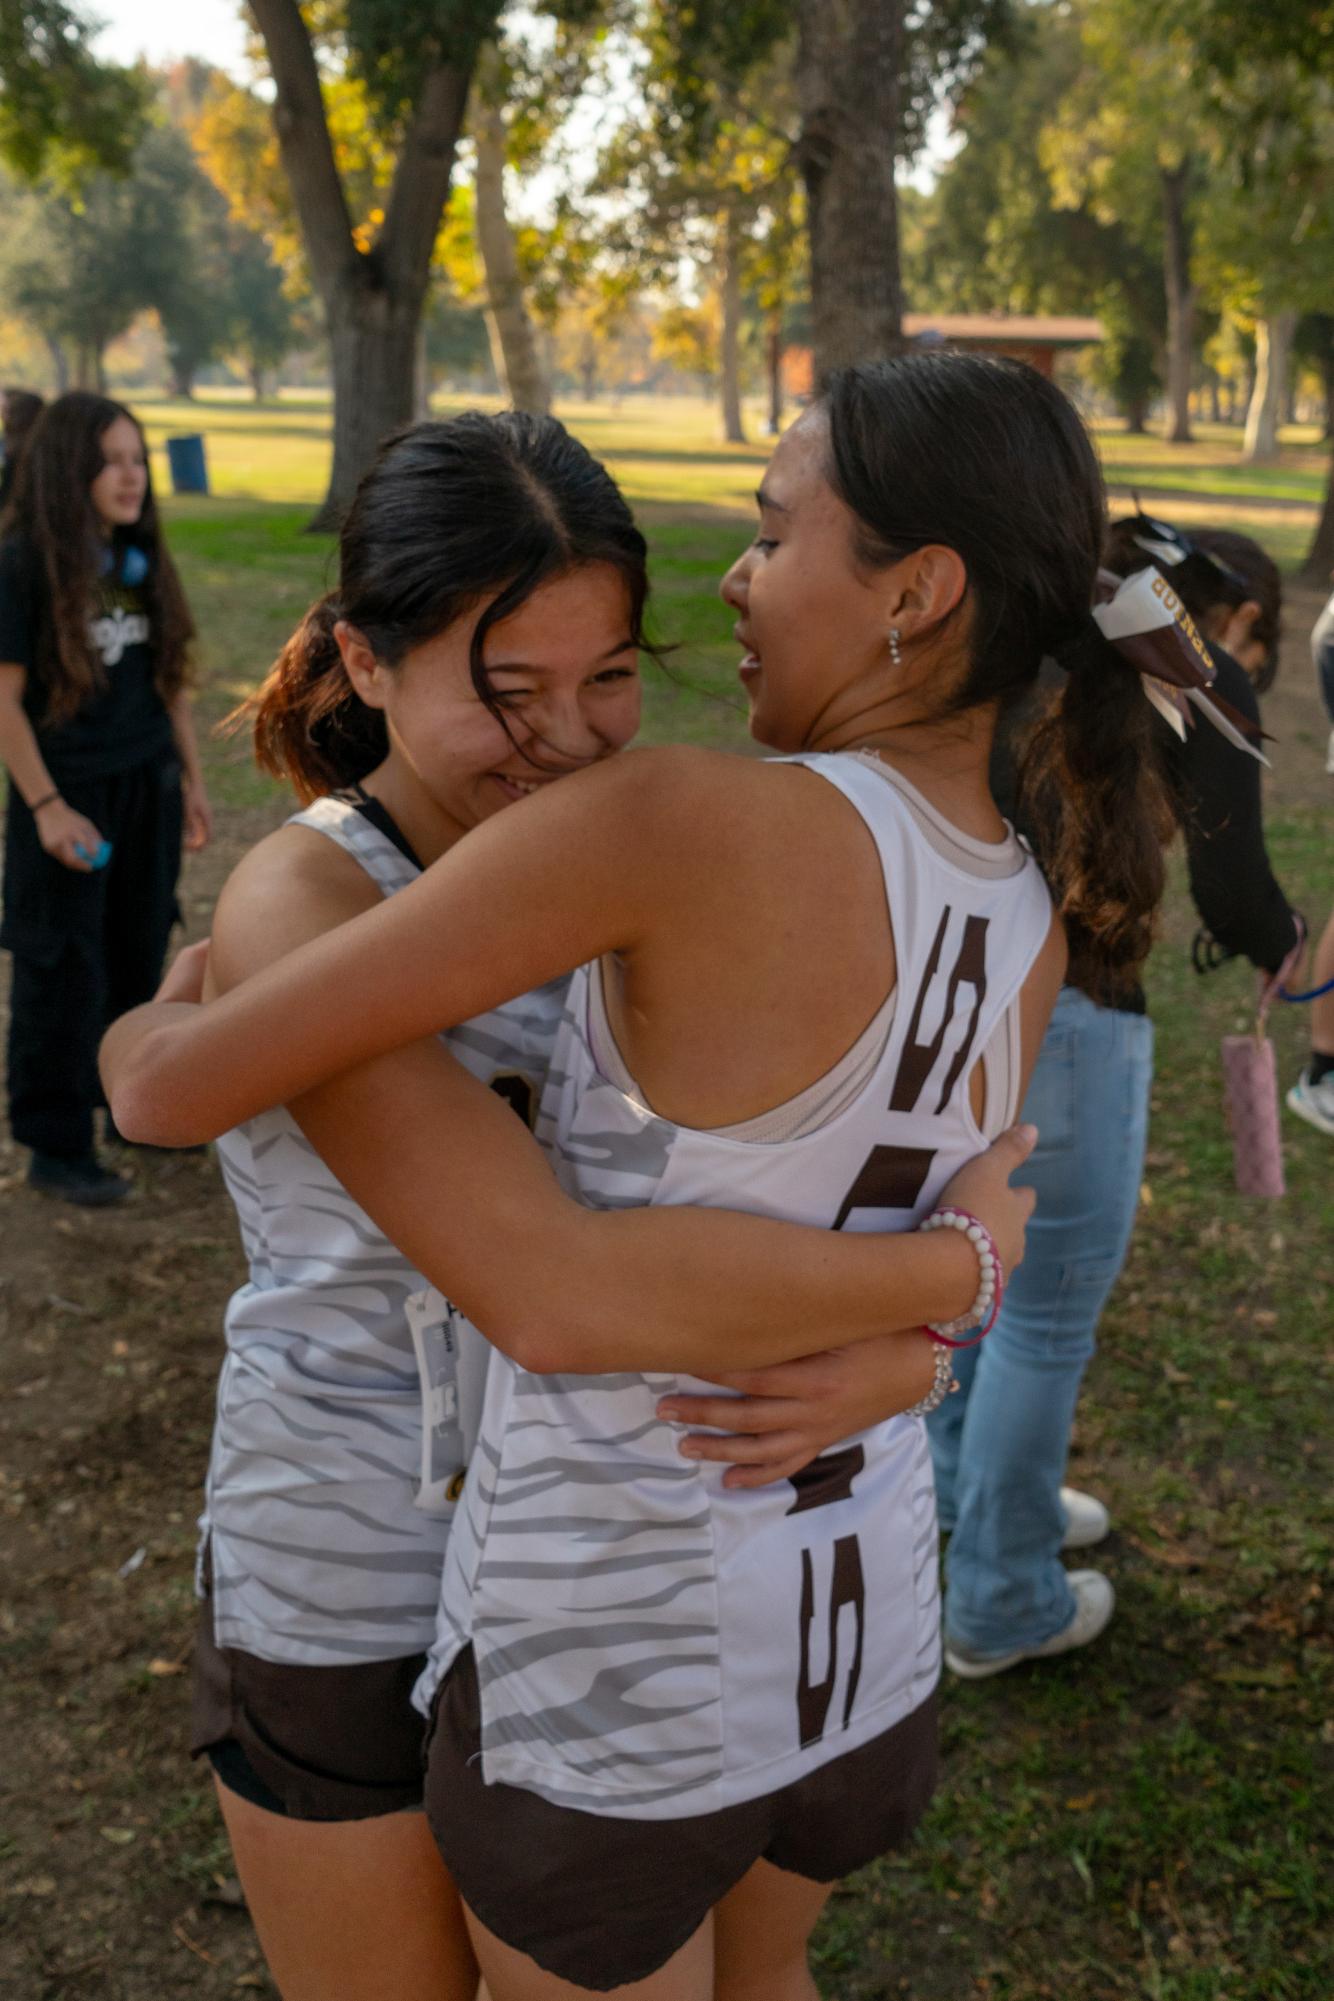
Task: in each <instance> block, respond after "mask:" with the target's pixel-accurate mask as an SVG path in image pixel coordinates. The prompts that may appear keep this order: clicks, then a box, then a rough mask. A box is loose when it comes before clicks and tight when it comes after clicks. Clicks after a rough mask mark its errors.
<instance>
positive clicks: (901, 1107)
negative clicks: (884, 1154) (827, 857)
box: [889, 904, 990, 1116]
mask: <svg viewBox="0 0 1334 2001" xmlns="http://www.w3.org/2000/svg"><path fill="white" fill-rule="evenodd" d="M950 916H951V907H950V905H949V904H946V906H945V908H944V910H943V911H942V912H941V916H940V924H939V927H938V929H937V931H936V936H935V940H934V942H933V944H932V946H931V954H930V957H929V958H928V959H927V962H926V971H925V973H924V974H923V975H922V984H921V986H920V987H919V988H918V989H917V996H916V998H915V1000H914V1001H913V1008H912V1017H911V1019H910V1021H909V1023H908V1033H907V1036H906V1038H905V1039H904V1044H903V1055H902V1056H901V1058H900V1059H899V1068H898V1075H897V1076H896V1077H895V1079H894V1089H893V1092H892V1094H891V1096H890V1100H889V1109H890V1111H891V1112H911V1111H914V1110H915V1109H916V1106H917V1100H918V1099H919V1098H920V1097H921V1095H922V1092H923V1090H924V1088H925V1086H926V1080H927V1078H928V1077H929V1076H930V1075H931V1072H932V1071H933V1070H934V1068H935V1066H936V1062H937V1060H938V1058H939V1056H940V1052H941V1050H942V1049H943V1048H944V1046H945V1037H946V1035H947V1033H948V1032H949V1027H950V1023H951V1022H952V1021H953V1019H954V1008H955V1003H956V1001H957V999H958V995H959V988H960V987H961V986H965V985H968V986H971V987H972V989H973V1013H972V1019H971V1020H970V1021H969V1024H968V1033H967V1034H966V1035H965V1037H964V1039H963V1041H962V1042H961V1043H960V1045H959V1048H958V1050H957V1051H956V1053H955V1057H954V1061H953V1062H952V1063H951V1064H950V1067H949V1074H948V1076H947V1077H946V1079H945V1083H944V1086H943V1087H942V1090H941V1093H940V1102H939V1104H938V1105H937V1106H936V1114H937V1116H939V1114H940V1113H941V1112H943V1111H944V1109H945V1107H946V1105H947V1104H948V1103H949V1097H950V1092H951V1091H952V1090H953V1089H954V1086H955V1085H956V1084H957V1083H958V1081H959V1078H960V1077H961V1076H962V1075H963V1071H964V1066H965V1064H966V1063H967V1061H968V1058H969V1057H970V1056H971V1054H972V1050H973V1038H974V1037H975V1036H976V1034H977V1025H978V1022H979V1021H980V1020H981V1018H982V1003H983V1001H984V1000H985V999H986V995H987V927H988V924H989V922H990V919H988V918H986V917H967V918H965V919H964V927H963V941H962V943H961V944H960V946H959V956H958V958H957V959H956V960H955V961H954V968H953V971H952V972H951V973H950V984H949V992H948V994H947V995H946V998H945V1010H944V1013H943V1014H942V1015H941V1017H940V1027H939V1028H938V1029H937V1030H936V1033H935V1035H934V1037H933V1038H932V1040H931V1041H930V1042H919V1041H918V1040H917V1032H918V1029H919V1028H920V1027H921V1024H922V1010H923V1008H924V1007H925V1006H926V996H927V993H928V991H929V989H930V986H931V982H932V980H934V978H935V977H936V972H937V969H938V967H939V965H940V954H941V951H942V949H943V948H944V944H945V933H946V930H947V929H948V926H949V921H950Z"/></svg>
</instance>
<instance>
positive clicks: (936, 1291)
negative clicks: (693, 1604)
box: [182, 829, 1029, 1403]
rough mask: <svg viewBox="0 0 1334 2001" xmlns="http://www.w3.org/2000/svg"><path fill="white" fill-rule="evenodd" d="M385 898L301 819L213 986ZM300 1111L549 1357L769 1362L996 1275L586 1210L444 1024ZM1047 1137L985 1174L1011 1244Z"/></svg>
mask: <svg viewBox="0 0 1334 2001" xmlns="http://www.w3.org/2000/svg"><path fill="white" fill-rule="evenodd" d="M400 894H406V892H400ZM377 898H378V892H377V891H376V890H375V888H374V886H373V885H372V884H371V883H370V882H369V880H368V879H367V878H366V877H365V876H364V875H363V873H362V871H361V870H360V869H359V868H358V867H357V866H356V864H355V863H353V862H351V861H350V860H348V859H347V858H345V857H343V856H342V855H341V854H340V853H339V852H338V851H337V850H333V849H331V847H330V844H329V843H328V842H327V841H326V840H325V839H324V838H323V837H322V836H320V835H318V834H314V833H310V832H305V831H303V830H299V829H287V830H284V831H283V832H282V833H280V834H278V835H276V836H274V837H272V838H271V839H270V840H269V841H267V842H264V843H262V844H261V846H260V847H259V848H258V849H257V850H256V851H255V852H254V853H253V854H252V855H251V856H249V857H247V859H246V861H245V862H244V863H242V865H241V867H240V869H239V870H238V871H237V873H236V874H235V875H234V876H233V878H232V880H231V882H230V883H229V884H228V886H227V888H226V890H225V891H224V893H223V896H222V899H221V901H220V903H219V906H218V912H217V918H216V923H215V942H214V947H213V952H212V955H211V960H210V974H211V981H212V986H213V990H214V991H215V992H223V993H225V992H226V991H227V990H228V989H229V988H232V987H234V986H236V985H237V984H238V983H240V982H242V981H246V980H248V979H250V978H253V976H254V975H255V974H256V973H258V972H260V971H261V970H262V969H263V968H264V967H265V966H266V965H269V964H271V963H273V961H274V960H275V959H276V958H277V957H279V956H281V955H282V954H284V953H286V952H288V951H293V950H297V949H299V947H300V946H301V945H302V944H305V943H307V942H309V941H310V940H311V939H312V938H315V937H319V936H321V935H323V934H325V933H327V932H328V931H329V929H330V928H331V927H332V926H335V925H338V924H341V923H345V922H346V921H348V920H349V919H351V918H353V917H354V916H355V915H357V914H358V913H359V912H361V911H363V910H365V909H367V908H371V907H373V905H374V902H375V900H376V899H377ZM210 1011H211V1010H210V1009H204V1010H199V1009H185V1010H183V1011H182V1012H183V1013H185V1014H195V1015H200V1014H203V1015H207V1014H208V1013H209V1012H210ZM290 1109H291V1111H292V1114H293V1116H294V1117H295V1118H296V1119H297V1120H298V1122H299V1123H300V1124H301V1126H302V1128H303V1130H304V1131H305V1132H306V1134H307V1136H308V1137H309V1138H310V1140H311V1142H312V1144H313V1145H314V1146H315V1147H316V1148H317V1150H318V1151H319V1152H320V1153H321V1154H322V1156H323V1157H324V1159H325V1160H326V1161H327V1162H328V1164H329V1166H330V1168H331V1169H332V1170H333V1172H334V1173H335V1174H336V1175H337V1176H338V1178H339V1180H340V1181H342V1183H343V1185H344V1186H345V1187H346V1188H347V1189H348V1191H349V1193H350V1194H351V1195H352V1196H353V1197H354V1198H355V1199H356V1200H357V1201H358V1202H360V1203H361V1205H362V1206H363V1208H365V1209H366V1210H367V1212H368V1213H369V1214H370V1215H371V1216H372V1217H373V1219H374V1220H375V1221H376V1223H377V1224H378V1225H379V1226H380V1228H381V1229H383V1230H384V1232H385V1234H386V1235H387V1236H389V1237H390V1238H391V1239H392V1240H393V1241H394V1242H395V1243H396V1244H398V1246H399V1248H400V1249H401V1250H402V1251H403V1252H404V1254H405V1255H406V1256H407V1257H408V1258H409V1259H410V1261H411V1262H412V1263H413V1264H414V1265H415V1266H416V1267H417V1269H418V1270H420V1271H421V1272H422V1273H423V1275H424V1276H425V1277H426V1278H428V1279H430V1280H431V1281H432V1283H434V1284H436V1285H437V1286H439V1287H440V1289H441V1290H442V1291H444V1292H446V1293H447V1294H448V1295H449V1297H450V1298H451V1299H453V1300H454V1301H455V1302H456V1303H457V1304H458V1305H459V1306H460V1307H461V1308H462V1309H463V1310H464V1311H465V1312H466V1313H467V1314H468V1315H469V1317H470V1318H471V1319H473V1320H475V1321H476V1322H477V1324H478V1325H479V1326H480V1327H482V1328H483V1329H484V1330H485V1332H486V1333H487V1334H488V1335H489V1336H490V1338H491V1339H493V1340H494V1341H495V1342H496V1344H497V1345H498V1346H499V1347H501V1348H503V1349H505V1350H506V1352H508V1353H510V1354H512V1355H514V1356H515V1358H516V1359H517V1360H519V1361H520V1362H522V1363H523V1364H524V1365H525V1366H527V1367H530V1368H534V1369H541V1370H543V1371H549V1370H559V1369H569V1370H576V1371H582V1372H604V1371H606V1370H614V1369H618V1368H619V1369H624V1368H639V1369H649V1368H663V1369H671V1370H677V1371H685V1372H689V1373H695V1374H705V1375H707V1374H709V1373H710V1371H716V1370H719V1369H723V1368H731V1369H736V1368H748V1367H753V1366H755V1365H757V1364H759V1363H764V1362H770V1361H784V1360H788V1359H791V1358H794V1357H798V1356H802V1355H806V1354H809V1353H811V1352H812V1351H813V1350H817V1349H827V1348H829V1347H830V1346H831V1345H832V1344H835V1343H839V1344H841V1343H845V1342H851V1341H861V1340H865V1339H869V1338H870V1337H874V1336H881V1337H883V1336H885V1334H886V1330H892V1329H895V1328H899V1329H903V1330H916V1329H917V1328H918V1327H919V1326H920V1323H921V1322H922V1321H923V1320H924V1319H928V1318H934V1319H938V1318H943V1317H952V1316H953V1315H954V1314H956V1313H958V1312H962V1311H963V1310H964V1308H965V1307H966V1306H967V1304H968V1302H969V1300H970V1299H971V1297H972V1293H973V1290H974V1287H975V1284H976V1267H975V1264H974V1261H973V1258H972V1254H971V1252H970V1251H969V1249H968V1247H967V1246H966V1245H965V1244H964V1243H963V1241H962V1240H961V1239H960V1238H959V1237H958V1235H957V1233H955V1232H953V1231H940V1232H936V1233H934V1234H931V1235H927V1236H914V1235H906V1236H892V1237H891V1236H882V1235H842V1234H835V1233H833V1232H830V1231H827V1230H820V1229H813V1228H812V1229H807V1228H803V1227H801V1226H798V1225H796V1224H789V1223H778V1222H773V1221H769V1220H767V1219H764V1218H760V1217H755V1216H748V1215H742V1214H738V1213H734V1212H732V1211H728V1210H721V1209H685V1208H681V1209H678V1208H663V1209H643V1210H633V1211H626V1212H613V1213H606V1212H600V1211H595V1210H589V1209H585V1208H584V1207H583V1206H582V1205H581V1204H579V1203H578V1202H576V1201H574V1200H572V1199H571V1198H570V1197H569V1196H567V1195H566V1194H565V1193H564V1191H563V1190H562V1189H561V1188H560V1186H559V1184H558V1183H557V1181H556V1179H555V1177H554V1175H553V1174H552V1172H551V1170H550V1168H549V1166H548V1165H547V1162H546V1160H545V1158H544V1156H543V1155H542V1153H541V1151H540V1149H539V1148H538V1146H537V1144H536V1142H535V1141H534V1140H533V1138H532V1137H531V1135H530V1134H529V1133H528V1132H527V1131H526V1129H525V1128H524V1127H523V1125H522V1124H521V1123H520V1121H519V1120H518V1119H517V1118H516V1117H515V1115H514V1113H513V1112H512V1111H511V1110H510V1108H509V1106H508V1105H507V1104H505V1103H504V1102H502V1100H501V1099H500V1098H498V1097H497V1096H496V1094H495V1093H494V1092H492V1091H490V1090H488V1089H487V1088H486V1087H485V1086H484V1085H482V1084H481V1083H479V1082H478V1080H477V1079H476V1078H474V1077H472V1076H471V1075H470V1074H469V1073H468V1072H467V1071H465V1070H464V1069H463V1068H462V1067H461V1066H460V1065H459V1064H457V1063H456V1062H455V1061H454V1059H453V1057H452V1056H450V1054H449V1052H448V1051H447V1050H446V1049H445V1048H444V1047H443V1046H442V1045H441V1044H440V1042H439V1041H438V1040H437V1039H436V1038H434V1037H432V1038H431V1039H430V1040H429V1041H424V1042H420V1043H417V1044H415V1045H413V1046H412V1047H410V1048H407V1049H403V1050H398V1051H395V1052H394V1053H392V1054H391V1055H389V1056H387V1057H381V1058H377V1059H375V1060H373V1061H372V1062H370V1063H368V1064H365V1065H362V1066H361V1067H360V1068H358V1069H356V1070H353V1071H349V1072H345V1073H344V1074H343V1075H342V1076H340V1077H337V1078H335V1079H333V1080H332V1081H331V1082H329V1083H327V1084H323V1085H320V1086H318V1087H316V1088H315V1089H313V1090H311V1091H309V1092H308V1093H306V1094H305V1095H304V1096H303V1097H302V1098H299V1099H297V1100H295V1101H294V1102H293V1104H292V1105H291V1107H290ZM1026 1151H1027V1147H1026V1145H1025V1144H1024V1143H1023V1142H1022V1141H1020V1140H1014V1141H1010V1142H1007V1144H1006V1145H1005V1146H1004V1147H1003V1148H1001V1149H999V1150H993V1155H989V1156H984V1157H983V1160H982V1161H980V1162H979V1163H977V1164H976V1165H975V1166H974V1167H972V1168H970V1169H969V1170H967V1172H968V1173H969V1174H970V1175H971V1176H972V1178H973V1183H974V1184H975V1185H974V1187H973V1189H972V1192H971V1195H970V1206H972V1207H974V1208H978V1209H980V1210H982V1211H983V1213H985V1214H987V1218H988V1221H989V1222H990V1223H991V1225H992V1228H993V1231H994V1232H995V1233H996V1234H997V1235H998V1236H999V1237H1001V1238H1002V1239H1003V1240H1004V1241H1005V1243H1006V1245H1007V1248H1008V1249H1009V1251H1010V1255H1011V1256H1013V1255H1015V1254H1016V1252H1017V1248H1018V1244H1019V1241H1020V1238H1021V1234H1022V1219H1023V1217H1024V1216H1025V1215H1026V1213H1027V1208H1028V1206H1029V1198H1027V1197H1026V1196H1023V1195H1020V1194H1015V1193H1012V1192H1010V1191H1009V1190H1008V1188H1007V1187H1006V1179H1007V1176H1008V1173H1009V1172H1010V1171H1012V1169H1013V1168H1014V1167H1016V1166H1018V1165H1019V1164H1020V1162H1021V1161H1022V1159H1023V1158H1024V1156H1025V1153H1026ZM902 1339H903V1342H904V1348H905V1355H906V1357H907V1359H906V1360H905V1362H904V1364H903V1366H902V1367H901V1368H899V1369H898V1370H897V1371H896V1372H895V1375H896V1380H899V1379H901V1380H903V1381H904V1383H905V1389H904V1392H903V1401H904V1402H905V1403H906V1402H912V1401H914V1400H915V1397H914V1396H913V1395H911V1394H908V1392H909V1391H911V1390H915V1391H916V1394H917V1395H920V1394H922V1393H923V1391H924V1389H925V1388H926V1386H927V1384H928V1383H929V1380H930V1375H931V1360H930V1356H929V1355H928V1354H927V1353H926V1349H927V1343H926V1342H925V1341H924V1340H923V1339H922V1337H921V1335H920V1334H919V1333H917V1332H916V1331H905V1332H904V1334H903V1336H902ZM919 1378H920V1387H919V1386H918V1382H919ZM888 1400H890V1399H887V1401H888Z"/></svg>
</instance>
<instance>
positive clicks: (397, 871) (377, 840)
mask: <svg viewBox="0 0 1334 2001" xmlns="http://www.w3.org/2000/svg"><path fill="white" fill-rule="evenodd" d="M287 824H288V826H289V827H309V828H310V829H311V830H312V832H314V833H317V834H323V835H325V836H326V838H327V839H329V840H331V841H334V842H336V843H337V845H338V846H339V847H340V848H343V849H344V850H345V851H346V852H347V853H348V854H350V855H351V856H352V858H353V860H354V861H356V862H358V863H359V864H360V866H361V867H362V868H364V869H365V871H366V873H367V875H368V876H369V877H370V879H371V881H372V882H373V883H374V884H375V885H376V887H377V888H378V889H379V890H380V892H381V894H382V895H384V896H392V895H393V894H394V892H395V891H396V890H399V889H405V888H406V887H407V885H408V884H409V883H410V882H415V881H416V879H417V877H418V876H419V875H420V874H421V870H420V869H419V868H418V867H417V865H416V864H415V863H414V862H412V861H410V860H409V859H408V857H407V855H405V854H404V853H403V851H402V849H401V848H399V847H397V846H396V845H395V843H394V842H393V841H392V840H390V838H389V836H388V834H386V833H385V832H383V831H382V829H381V828H379V827H377V826H374V825H373V824H372V823H371V821H370V820H368V819H367V817H366V815H365V814H364V813H363V812H362V811H361V809H360V807H359V806H358V805H357V804H356V801H355V800H352V799H345V798H340V797H339V796H338V795H337V794H334V793H326V795H325V796H324V798H322V799H316V800H315V801H314V802H313V803H312V804H311V805H309V806H307V807H305V808H304V809H303V811H301V812H300V813H293V815H292V817H291V819H290V820H289V821H288V822H287Z"/></svg>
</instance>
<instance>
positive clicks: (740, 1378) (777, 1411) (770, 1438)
mask: <svg viewBox="0 0 1334 2001" xmlns="http://www.w3.org/2000/svg"><path fill="white" fill-rule="evenodd" d="M935 1358H936V1349H935V1345H934V1343H933V1342H932V1341H931V1340H930V1339H929V1338H928V1336H927V1335H926V1334H924V1333H920V1332H919V1331H917V1330H916V1329H912V1328H909V1329H905V1330H900V1331H899V1332H898V1333H896V1334H882V1335H880V1336H879V1337H878V1338H877V1339H875V1340H872V1341H859V1342H858V1343H857V1344H856V1346H855V1347H851V1348H837V1349H833V1350H831V1351H829V1352H827V1353H825V1354H821V1355H807V1356H804V1357H803V1358H802V1360H800V1361H797V1362H779V1363H778V1364H776V1365H775V1367H773V1368H771V1369H748V1370H745V1371H743V1372H738V1373H736V1374H732V1375H727V1374H723V1375H719V1377H718V1378H717V1380H718V1382H719V1384H720V1385H722V1387H723V1389H724V1390H730V1391H732V1392H734V1394H732V1395H730V1396H729V1395H720V1396H716V1397H711V1396H697V1397H686V1396H672V1397H664V1398H663V1400H662V1402H661V1403H660V1404H659V1405H658V1416H659V1417H661V1418H664V1419H666V1420H667V1421H669V1422H672V1423H677V1424H687V1425H707V1426H708V1427H710V1429H709V1431H708V1432H707V1433H705V1434H702V1435H701V1434H699V1433H694V1432H692V1433H691V1435H690V1436H689V1437H687V1438H683V1439H682V1440H681V1444H680V1451H681V1453H682V1456H683V1457H685V1458H687V1459H713V1460H721V1461H726V1462H729V1463H730V1470H729V1471H728V1472H727V1473H726V1474H724V1476H723V1485H724V1487H767V1486H769V1485H771V1484H772V1483H773V1482H774V1481H777V1480H790V1479H791V1477H792V1475H793V1474H794V1473H798V1472H800V1470H801V1468H802V1467H803V1466H806V1465H809V1463H810V1461H811V1460H812V1459H817V1458H818V1457H819V1455H820V1454H821V1453H822V1452H824V1451H825V1450H826V1449H827V1448H828V1447H829V1446H831V1445H838V1444H841V1443H842V1441H843V1440H844V1439H847V1438H852V1437H855V1435H856V1434H857V1433H858V1432H859V1431H866V1430H867V1429H869V1427H870V1426H871V1425H873V1424H881V1423H883V1422H884V1420H885V1419H886V1418H889V1417H897V1416H898V1414H899V1412H900V1411H905V1410H910V1409H911V1408H912V1406H913V1404H915V1403H920V1402H921V1400H922V1398H923V1397H924V1396H926V1394H927V1393H928V1391H929V1390H930V1388H931V1385H932V1383H933V1382H934V1380H935V1369H936V1359H935ZM719 1434H721V1436H720V1435H719Z"/></svg>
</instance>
